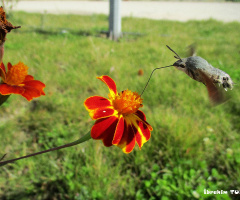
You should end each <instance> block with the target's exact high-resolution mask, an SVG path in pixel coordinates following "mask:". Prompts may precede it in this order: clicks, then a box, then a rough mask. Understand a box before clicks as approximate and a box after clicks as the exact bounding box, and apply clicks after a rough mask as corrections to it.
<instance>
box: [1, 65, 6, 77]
mask: <svg viewBox="0 0 240 200" xmlns="http://www.w3.org/2000/svg"><path fill="white" fill-rule="evenodd" d="M0 76H1V77H2V79H3V81H5V80H6V69H5V66H4V64H3V63H1V65H0Z"/></svg>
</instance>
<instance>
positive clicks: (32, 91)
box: [21, 86, 45, 101]
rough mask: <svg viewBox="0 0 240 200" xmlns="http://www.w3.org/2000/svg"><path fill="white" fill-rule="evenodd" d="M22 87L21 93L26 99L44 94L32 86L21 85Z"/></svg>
mask: <svg viewBox="0 0 240 200" xmlns="http://www.w3.org/2000/svg"><path fill="white" fill-rule="evenodd" d="M23 88H24V92H23V93H22V94H21V95H22V96H23V97H25V98H26V99H27V100H28V101H31V100H32V99H33V98H36V97H40V96H41V95H45V94H44V93H43V94H42V93H41V91H39V90H38V89H36V88H34V87H28V86H23Z"/></svg>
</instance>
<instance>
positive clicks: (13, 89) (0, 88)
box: [0, 83, 24, 95]
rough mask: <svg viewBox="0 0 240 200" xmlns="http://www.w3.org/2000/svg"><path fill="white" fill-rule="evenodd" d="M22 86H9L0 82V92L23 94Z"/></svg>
mask: <svg viewBox="0 0 240 200" xmlns="http://www.w3.org/2000/svg"><path fill="white" fill-rule="evenodd" d="M23 92H24V88H23V87H20V86H11V85H7V84H5V83H3V84H0V93H1V94H2V95H9V94H21V95H22V94H23Z"/></svg>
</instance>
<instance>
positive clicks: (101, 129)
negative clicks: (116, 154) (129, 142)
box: [91, 116, 118, 147]
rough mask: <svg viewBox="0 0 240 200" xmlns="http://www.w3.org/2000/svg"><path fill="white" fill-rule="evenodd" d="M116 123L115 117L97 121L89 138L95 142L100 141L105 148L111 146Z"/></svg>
mask: <svg viewBox="0 0 240 200" xmlns="http://www.w3.org/2000/svg"><path fill="white" fill-rule="evenodd" d="M117 123H118V118H117V117H116V116H111V117H107V118H103V119H99V120H97V121H96V122H95V124H94V125H93V127H92V129H91V137H92V138H93V139H96V140H102V141H103V144H104V145H105V146H107V147H109V146H112V140H113V136H114V133H115V129H116V126H117Z"/></svg>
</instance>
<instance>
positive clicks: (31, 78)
mask: <svg viewBox="0 0 240 200" xmlns="http://www.w3.org/2000/svg"><path fill="white" fill-rule="evenodd" d="M32 80H34V78H33V76H31V75H27V76H26V77H25V79H24V81H23V82H26V81H32Z"/></svg>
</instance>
